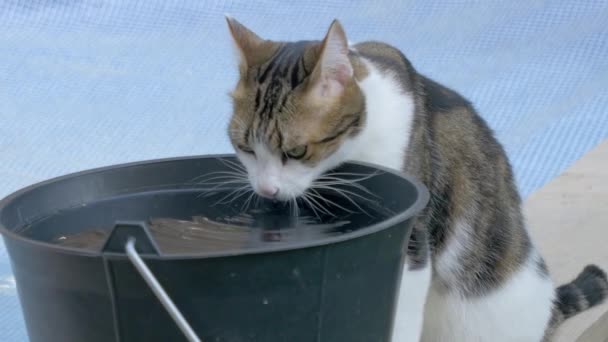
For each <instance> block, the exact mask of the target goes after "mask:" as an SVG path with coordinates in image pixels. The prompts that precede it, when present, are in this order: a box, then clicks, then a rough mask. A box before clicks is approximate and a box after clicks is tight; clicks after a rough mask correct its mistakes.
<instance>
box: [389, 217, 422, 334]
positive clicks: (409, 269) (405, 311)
mask: <svg viewBox="0 0 608 342" xmlns="http://www.w3.org/2000/svg"><path fill="white" fill-rule="evenodd" d="M430 286H431V262H430V252H429V246H428V237H427V233H426V232H425V231H423V230H421V229H416V228H414V231H413V232H412V235H411V237H410V242H409V245H408V254H407V258H406V263H405V265H404V269H403V275H402V277H401V286H400V289H399V297H398V300H397V310H396V313H395V321H394V328H393V336H392V342H419V341H420V337H421V335H422V326H423V324H422V323H423V318H424V307H425V304H426V297H427V294H428V290H429V287H430Z"/></svg>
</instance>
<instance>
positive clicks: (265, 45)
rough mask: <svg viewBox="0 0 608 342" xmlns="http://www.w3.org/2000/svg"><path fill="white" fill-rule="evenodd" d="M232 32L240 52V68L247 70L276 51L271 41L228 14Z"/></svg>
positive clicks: (227, 19)
mask: <svg viewBox="0 0 608 342" xmlns="http://www.w3.org/2000/svg"><path fill="white" fill-rule="evenodd" d="M226 22H227V23H228V28H229V29H230V34H231V35H232V39H233V40H234V44H235V45H236V49H237V52H238V53H239V68H240V69H241V72H246V71H247V69H248V68H250V67H252V66H254V65H257V64H260V63H262V62H263V61H264V60H265V59H267V58H269V57H270V54H271V53H272V52H273V51H274V49H273V45H274V44H273V43H272V42H271V41H268V40H265V39H262V38H260V37H259V36H258V35H257V34H255V33H254V32H253V31H251V30H249V29H248V28H247V27H245V26H244V25H243V24H241V23H239V22H238V21H237V20H236V19H234V18H232V17H230V16H228V15H227V16H226Z"/></svg>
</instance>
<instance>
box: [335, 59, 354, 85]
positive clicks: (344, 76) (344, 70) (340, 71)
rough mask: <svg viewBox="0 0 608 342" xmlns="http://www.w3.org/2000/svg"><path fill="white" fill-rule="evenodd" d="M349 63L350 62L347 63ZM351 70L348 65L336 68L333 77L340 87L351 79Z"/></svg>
mask: <svg viewBox="0 0 608 342" xmlns="http://www.w3.org/2000/svg"><path fill="white" fill-rule="evenodd" d="M347 63H350V62H347ZM352 73H353V69H352V67H351V66H350V65H345V64H340V65H337V66H336V70H335V71H334V77H335V79H336V81H338V82H340V84H341V85H342V86H345V85H346V82H347V81H348V80H349V79H350V78H351V77H352Z"/></svg>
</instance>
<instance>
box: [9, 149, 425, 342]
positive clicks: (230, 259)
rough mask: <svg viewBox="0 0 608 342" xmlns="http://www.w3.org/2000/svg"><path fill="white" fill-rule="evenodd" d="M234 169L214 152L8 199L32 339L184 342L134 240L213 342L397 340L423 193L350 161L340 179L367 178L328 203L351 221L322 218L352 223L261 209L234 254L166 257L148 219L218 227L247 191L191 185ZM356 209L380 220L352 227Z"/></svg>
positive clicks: (84, 176)
mask: <svg viewBox="0 0 608 342" xmlns="http://www.w3.org/2000/svg"><path fill="white" fill-rule="evenodd" d="M234 161H235V159H234V158H233V157H232V156H205V157H188V158H177V159H167V160H157V161H148V162H141V163H133V164H126V165H119V166H113V167H107V168H101V169H96V170H91V171H85V172H80V173H76V174H72V175H68V176H64V177H60V178H57V179H53V180H49V181H46V182H43V183H40V184H37V185H33V186H31V187H28V188H26V189H23V190H21V191H18V192H16V193H14V194H12V195H10V196H8V197H7V198H5V199H4V200H2V201H1V202H0V232H2V234H3V236H4V241H5V243H6V247H7V250H8V252H9V255H10V258H11V263H12V268H13V271H14V274H15V279H16V282H17V289H18V293H19V297H20V301H21V304H22V308H23V312H24V317H25V321H26V326H27V330H28V334H29V337H30V340H31V341H33V342H40V341H45V342H59V341H60V342H69V341H75V342H76V341H78V342H80V341H82V342H84V341H86V342H97V341H99V342H108V341H122V342H124V341H146V342H149V341H163V342H166V341H171V342H173V341H185V340H186V339H185V337H184V335H183V334H182V332H181V331H180V330H179V329H178V326H177V325H176V324H175V323H174V321H173V320H172V319H171V317H170V316H169V314H168V313H167V311H166V310H165V309H164V308H163V306H162V305H161V303H160V302H159V301H158V299H157V297H155V295H154V293H153V292H152V291H151V289H150V288H149V287H148V285H147V284H146V282H145V281H144V280H143V278H142V277H141V276H140V274H139V273H138V272H137V270H136V269H135V268H134V266H133V264H132V263H131V261H130V260H129V259H128V258H127V256H126V255H125V252H124V249H123V248H122V246H124V245H125V243H126V241H127V239H128V238H129V237H134V238H135V240H136V246H137V249H138V251H139V252H140V253H141V255H142V258H143V260H144V261H145V263H146V264H147V266H148V267H149V269H150V270H151V271H152V273H153V274H154V275H155V276H156V278H157V279H158V281H159V282H160V284H161V285H162V286H163V287H164V289H165V290H166V292H167V293H168V294H169V296H170V297H171V299H172V300H173V302H174V303H175V305H176V306H177V308H178V309H179V310H180V311H181V313H182V314H183V316H184V317H185V319H186V320H187V321H188V322H189V323H190V325H191V327H192V328H193V330H194V331H195V333H196V334H197V335H198V336H199V337H200V338H201V339H202V340H203V341H213V342H219V341H226V342H228V341H233V342H237V341H238V342H240V341H260V342H275V341H289V342H298V341H301V342H310V341H326V342H337V341H349V342H356V341H361V342H373V341H378V342H386V341H389V340H390V335H391V332H392V325H393V316H394V311H395V302H396V296H397V291H398V288H399V283H400V276H401V271H402V262H403V258H404V252H405V248H406V244H405V241H407V239H408V237H409V234H410V229H411V223H412V222H411V221H412V218H413V217H414V216H415V215H416V214H417V213H419V212H420V211H421V210H422V208H423V207H424V206H425V205H426V202H427V200H428V194H427V191H426V189H425V188H424V187H423V186H421V185H420V184H419V183H417V182H416V181H413V180H412V179H409V178H407V177H405V176H403V175H401V174H399V173H396V172H393V171H390V170H385V169H382V168H377V167H374V166H371V165H364V164H356V163H349V164H346V165H343V166H341V167H340V168H339V169H338V170H337V171H336V172H338V173H336V174H337V175H339V174H341V175H344V176H345V177H346V176H348V175H369V176H368V177H358V178H357V179H356V180H353V182H354V181H356V182H357V184H359V185H360V186H357V187H350V188H348V190H346V191H347V192H344V191H343V192H342V193H341V194H335V196H334V197H330V198H331V202H333V204H334V205H337V206H339V207H341V208H343V209H346V210H345V211H344V213H340V210H341V209H340V210H338V209H337V208H338V207H335V208H333V209H332V208H330V211H332V212H335V213H338V214H335V215H336V216H332V217H331V218H330V217H329V216H327V215H325V214H324V213H320V214H319V213H315V215H317V216H319V215H320V216H319V218H320V219H321V221H325V220H329V221H332V222H336V220H340V219H342V217H341V216H344V217H347V219H346V221H344V222H346V223H342V224H339V225H337V227H338V228H335V227H334V228H331V229H330V230H331V234H328V233H327V229H326V230H324V231H323V232H322V233H319V232H321V230H319V229H316V228H314V229H313V228H306V227H304V228H293V229H287V228H285V227H283V226H288V225H289V224H288V223H286V222H287V221H285V217H290V216H289V215H288V214H285V215H283V216H281V215H282V214H281V215H278V216H276V215H275V217H270V218H269V215H267V214H265V213H266V212H268V211H264V210H266V209H264V210H262V211H261V212H262V214H259V215H258V216H260V215H261V216H260V217H257V218H256V219H255V225H254V228H250V227H249V228H246V229H245V228H243V229H244V230H243V232H245V233H240V231H238V232H237V233H238V234H237V235H238V236H239V239H240V240H238V239H235V238H230V239H227V240H226V241H227V243H228V246H227V247H226V246H224V247H222V248H218V249H214V250H200V251H192V250H189V251H188V252H183V253H180V252H179V251H177V252H176V251H172V252H163V251H162V250H159V249H160V248H159V247H158V246H157V243H156V242H155V241H154V240H155V237H154V236H153V235H154V234H152V237H150V228H149V227H147V226H148V224H149V222H150V218H153V217H169V218H174V219H183V220H187V219H189V218H191V217H193V216H196V215H201V216H204V217H206V218H208V219H209V220H210V221H218V222H219V221H222V220H224V218H225V216H226V215H228V214H227V213H235V212H238V211H239V210H241V211H243V210H245V211H248V210H250V209H249V207H251V206H249V205H248V204H249V203H247V202H246V201H247V200H248V199H249V197H248V196H247V195H245V196H240V197H239V198H235V199H234V200H233V201H230V202H225V201H224V202H222V201H218V198H219V199H221V198H223V197H226V196H224V195H225V194H230V193H231V192H234V190H235V185H233V184H232V183H231V182H229V181H228V182H225V183H223V184H219V186H218V185H214V187H213V189H212V191H211V189H209V185H208V184H207V183H204V184H200V183H199V182H197V181H194V180H196V179H200V178H199V177H200V176H201V175H206V174H210V173H212V172H218V171H219V172H223V171H228V172H231V171H232V170H231V169H233V168H234V164H233V162H234ZM220 179H221V178H220ZM363 188H365V189H367V190H362V189H363ZM237 190H238V189H237ZM234 193H235V194H238V192H234ZM201 194H204V195H202V196H201ZM345 194H347V196H344V195H345ZM323 196H325V195H323ZM233 197H234V196H233ZM346 197H348V198H346ZM218 203H219V204H218ZM327 203H328V202H326V205H327V206H329V204H327ZM246 204H247V205H246ZM273 206H277V204H276V203H267V202H261V203H259V204H258V205H257V206H256V207H261V208H268V207H273ZM349 208H357V209H362V210H363V211H366V212H371V214H369V213H368V214H367V216H366V217H367V218H364V217H362V216H360V215H359V216H356V217H355V218H353V219H351V218H349V217H353V216H352V215H351V214H348V215H347V213H348V209H349ZM256 210H258V211H257V212H258V213H259V212H260V210H261V209H259V208H258V209H256ZM273 210H274V209H273ZM277 210H279V211H280V210H286V209H277ZM271 211H272V210H271ZM324 215H325V216H327V217H325V216H324ZM349 215H350V216H349ZM321 216H323V217H321ZM334 226H336V225H334ZM91 228H98V229H102V231H103V232H105V233H104V234H106V235H107V237H106V238H105V239H107V240H106V241H105V243H104V244H102V245H100V246H99V247H95V248H87V247H78V248H77V247H69V246H65V245H61V244H57V243H53V242H51V241H54V239H55V240H56V239H57V237H58V236H70V234H78V233H79V232H82V231H83V230H87V229H91ZM324 229H325V228H324ZM228 240H230V241H228ZM236 240H238V243H236V244H234V241H236ZM231 244H233V245H231Z"/></svg>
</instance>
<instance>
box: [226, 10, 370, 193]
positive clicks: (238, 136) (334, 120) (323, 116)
mask: <svg viewBox="0 0 608 342" xmlns="http://www.w3.org/2000/svg"><path fill="white" fill-rule="evenodd" d="M228 26H229V28H230V33H231V34H232V37H233V40H234V42H235V45H236V48H237V49H236V50H237V52H238V56H239V74H240V77H239V81H238V83H237V85H236V87H235V89H234V90H233V91H232V93H231V96H232V98H233V115H232V119H231V122H230V125H229V136H230V140H231V142H232V144H233V146H234V148H235V150H236V153H237V155H238V158H239V159H240V161H241V162H242V163H243V165H245V167H246V169H247V173H248V177H249V181H250V183H251V186H252V187H253V189H254V191H255V192H257V193H258V194H259V195H261V196H263V197H268V198H276V199H279V200H289V199H292V198H295V197H298V196H300V195H302V194H303V193H304V192H305V191H306V190H307V189H309V188H310V187H311V185H312V184H313V182H314V181H315V180H316V179H317V178H318V177H319V176H320V175H321V174H323V173H324V172H325V171H327V170H329V169H331V168H334V167H336V166H338V165H339V164H341V163H342V162H344V161H346V160H347V159H348V158H349V156H350V155H351V154H352V150H353V146H352V139H353V138H354V137H355V136H356V135H357V134H358V133H359V131H360V130H361V128H362V125H363V124H364V121H365V101H364V97H363V94H362V92H361V90H360V88H359V86H358V85H357V82H356V80H355V72H354V69H355V68H354V67H353V62H352V61H351V59H349V50H348V43H347V39H346V35H345V33H344V30H343V29H342V26H341V25H340V23H339V22H337V21H334V22H333V23H332V24H331V27H330V28H329V30H328V32H327V35H326V36H325V38H324V39H323V40H322V41H299V42H276V41H270V40H264V39H262V38H260V37H259V36H258V35H256V34H255V33H253V32H251V31H250V30H249V29H247V28H246V27H244V26H243V25H242V24H240V23H238V22H237V21H236V20H234V19H232V18H228Z"/></svg>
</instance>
